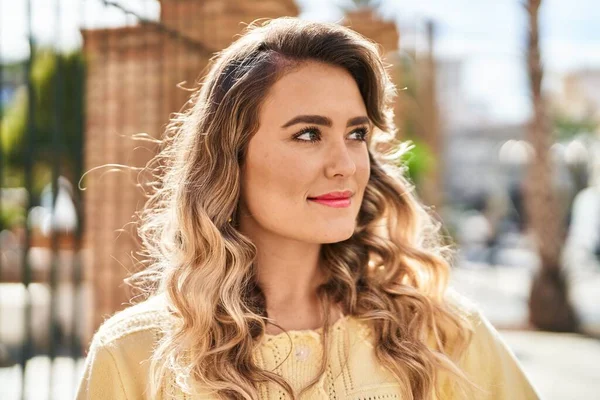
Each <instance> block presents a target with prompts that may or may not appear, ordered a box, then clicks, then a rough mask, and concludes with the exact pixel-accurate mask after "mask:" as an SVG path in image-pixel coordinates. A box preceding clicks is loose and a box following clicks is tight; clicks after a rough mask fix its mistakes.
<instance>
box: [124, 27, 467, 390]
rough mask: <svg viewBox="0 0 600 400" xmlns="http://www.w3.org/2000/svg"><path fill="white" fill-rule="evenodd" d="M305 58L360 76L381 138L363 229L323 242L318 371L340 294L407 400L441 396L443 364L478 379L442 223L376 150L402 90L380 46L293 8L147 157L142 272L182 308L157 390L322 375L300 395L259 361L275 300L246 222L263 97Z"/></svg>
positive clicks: (217, 64)
mask: <svg viewBox="0 0 600 400" xmlns="http://www.w3.org/2000/svg"><path fill="white" fill-rule="evenodd" d="M309 60H313V61H319V62H323V63H327V64H330V65H334V66H338V67H341V68H344V69H345V70H347V71H348V72H349V73H350V74H351V75H352V77H353V78H354V79H355V81H356V84H357V85H358V88H359V90H360V93H361V95H362V98H363V100H364V103H365V106H366V109H367V114H368V117H369V118H370V120H371V121H372V123H373V124H374V126H375V127H376V128H377V132H378V137H379V142H375V141H373V142H371V143H370V144H369V158H370V162H371V166H370V168H371V174H370V179H369V182H368V185H367V188H366V191H365V194H364V199H363V202H362V205H361V208H360V211H359V215H358V218H357V224H356V230H355V232H354V234H353V236H352V237H351V238H349V239H348V240H345V241H343V242H339V243H333V244H324V245H322V253H321V256H322V257H321V259H322V265H321V267H322V268H323V270H324V272H325V273H326V276H327V280H326V283H324V284H323V285H321V286H320V287H319V288H318V296H319V298H320V299H321V303H322V306H323V310H324V312H323V315H325V316H326V317H325V323H324V327H323V330H322V335H323V340H322V343H323V346H324V349H323V354H324V357H323V361H322V365H321V369H320V374H319V375H322V374H323V373H324V372H325V369H326V365H327V362H328V360H327V355H328V354H329V352H328V348H327V347H328V340H327V339H328V337H329V333H330V326H331V322H332V321H330V320H329V312H325V311H326V310H330V307H331V305H332V304H340V305H341V306H342V308H343V310H344V312H345V313H346V314H347V315H350V316H353V317H355V318H357V319H359V320H361V321H363V322H365V323H367V324H368V325H369V327H370V328H371V329H372V332H373V340H374V341H375V346H374V351H375V355H376V357H377V359H378V360H379V362H380V363H381V364H382V365H383V366H385V367H387V368H388V369H389V370H390V371H392V373H393V374H394V376H395V377H396V378H397V380H398V381H399V383H400V384H401V386H402V387H403V388H405V394H404V395H403V397H402V398H405V399H429V398H432V396H433V395H434V394H437V395H438V397H439V387H440V381H441V379H440V377H441V376H442V375H444V374H448V375H449V376H452V377H454V379H453V380H452V382H458V383H456V385H457V387H458V386H461V385H463V386H468V383H469V382H468V379H467V378H466V376H465V375H464V374H463V372H462V371H461V370H460V368H459V367H458V360H459V357H460V355H461V354H462V353H463V352H464V350H465V349H466V347H467V345H468V341H469V337H470V332H471V328H470V326H469V324H468V320H467V318H466V316H465V315H464V313H463V312H462V311H461V309H460V308H459V307H456V306H454V305H453V304H452V302H448V301H447V299H446V298H445V294H446V287H447V280H448V275H449V268H450V267H449V255H450V253H449V252H448V251H447V248H446V247H445V246H443V244H442V242H441V240H440V237H441V236H440V234H439V230H440V227H439V224H437V223H436V222H435V220H434V219H433V218H432V217H431V216H430V215H429V213H428V212H427V210H426V209H425V208H424V206H422V205H421V203H420V202H419V201H418V199H417V198H416V196H415V194H414V192H413V188H412V187H411V185H410V184H409V183H408V182H407V181H406V180H405V179H404V177H403V174H402V171H401V170H399V169H398V168H396V167H394V165H393V163H390V162H389V160H387V159H386V158H385V157H383V155H384V154H383V152H381V151H377V149H380V150H381V148H382V146H384V147H385V140H389V139H390V138H393V137H394V134H395V128H394V125H393V111H392V101H393V98H394V96H395V88H394V86H393V85H392V83H391V81H390V78H389V76H388V73H387V71H386V66H385V65H384V63H383V62H382V59H381V57H380V55H379V49H378V47H377V45H375V44H374V43H372V42H371V41H369V40H367V39H366V38H364V37H363V36H361V35H359V34H358V33H356V32H354V31H352V30H350V29H348V28H345V27H342V26H340V25H337V24H329V23H315V22H307V21H302V20H299V19H295V18H287V17H286V18H279V19H275V20H269V21H266V22H261V23H254V24H251V25H250V26H248V27H247V29H246V30H245V32H244V33H243V35H241V37H240V38H239V39H238V40H237V41H235V42H234V43H233V44H232V45H231V46H229V47H228V48H227V49H225V50H223V51H222V52H220V53H218V54H217V55H216V56H215V57H214V58H213V59H212V60H211V67H210V70H209V72H208V74H207V76H206V77H205V80H204V82H203V83H202V84H201V86H200V88H199V89H198V90H197V91H195V92H194V93H193V94H192V96H191V98H190V101H189V103H188V107H187V109H186V110H185V111H184V112H182V113H179V114H177V115H176V117H174V118H173V119H172V120H171V122H170V124H169V125H168V127H167V131H166V134H165V136H164V138H163V140H162V142H161V143H162V144H161V148H160V151H159V153H158V155H157V156H156V157H155V158H154V159H153V160H152V162H151V163H150V164H149V165H148V168H150V170H151V171H153V172H154V176H155V178H156V179H155V182H154V183H153V184H152V188H153V191H152V193H151V194H150V196H149V199H148V201H147V204H146V205H145V207H144V209H143V210H142V211H141V212H140V214H139V218H140V219H139V221H138V222H139V231H138V232H139V235H140V238H141V240H142V244H143V251H142V255H143V256H144V257H145V260H146V262H147V263H148V264H149V266H148V268H146V269H145V270H143V271H142V272H140V273H138V274H137V275H135V276H134V277H133V278H134V281H135V282H137V283H138V284H139V285H142V286H143V287H145V288H146V289H147V290H148V291H149V292H150V293H151V294H157V293H162V294H164V296H165V297H166V299H167V302H168V304H169V306H170V310H171V313H172V315H173V317H174V319H173V321H174V323H173V324H172V325H171V326H170V328H169V329H166V330H165V332H164V335H163V336H162V338H161V339H160V341H159V343H158V345H157V347H156V349H155V350H154V357H153V361H152V363H151V373H152V376H151V379H150V393H151V397H152V398H154V397H155V396H156V394H157V392H158V390H159V388H160V387H161V385H163V384H164V383H165V379H167V377H169V376H173V375H174V376H175V377H176V380H177V382H178V384H180V385H181V386H182V388H183V389H184V390H185V391H187V392H190V393H193V392H194V390H195V388H197V387H198V385H199V386H200V387H202V388H204V389H209V390H212V391H213V392H214V393H216V394H217V396H219V398H235V399H256V398H258V384H259V383H265V382H268V381H272V382H275V383H277V384H279V385H281V387H282V388H283V389H284V390H285V391H287V393H288V394H289V396H291V398H294V399H295V398H297V397H299V395H301V394H302V392H304V391H305V390H306V389H308V388H310V387H311V386H312V385H314V384H315V383H316V382H318V380H319V377H318V376H317V377H315V379H314V380H313V381H312V382H311V384H310V385H309V386H308V387H307V388H305V389H304V390H303V391H302V392H301V393H300V394H297V393H294V391H293V390H292V388H291V386H290V385H289V383H287V382H286V381H285V379H283V378H282V377H281V376H279V375H277V374H275V373H273V372H271V371H267V370H264V369H261V368H260V367H259V366H258V365H257V364H256V363H255V361H254V360H253V357H252V352H253V349H255V347H256V346H257V343H258V339H260V338H261V336H262V335H263V334H264V332H265V326H266V318H267V313H266V310H265V304H266V302H265V298H264V294H263V292H262V291H261V288H260V286H259V285H258V282H257V280H256V265H255V256H256V247H255V246H254V245H253V243H252V241H251V240H250V239H249V238H248V237H245V236H244V235H243V234H241V233H240V232H239V231H238V229H237V228H236V221H237V218H236V217H237V213H238V203H239V199H240V184H241V182H240V176H241V174H240V171H241V168H242V167H243V164H244V158H245V151H246V149H247V146H248V142H249V141H250V139H251V138H252V135H253V133H254V132H256V131H257V128H258V126H259V120H258V115H259V108H260V106H261V103H262V101H263V99H264V98H265V96H266V94H267V92H268V90H269V88H270V87H271V86H272V85H273V84H274V83H275V82H276V81H277V79H278V78H279V77H281V76H282V75H284V74H285V73H286V72H289V71H290V69H292V68H295V67H297V66H298V65H300V64H301V63H303V62H306V61H309ZM386 138H387V139H386ZM384 139H385V140H384ZM373 140H375V139H373ZM389 143H391V142H389ZM389 146H390V145H389V144H388V148H389ZM386 160H387V161H386ZM428 343H429V344H428ZM431 343H433V345H431Z"/></svg>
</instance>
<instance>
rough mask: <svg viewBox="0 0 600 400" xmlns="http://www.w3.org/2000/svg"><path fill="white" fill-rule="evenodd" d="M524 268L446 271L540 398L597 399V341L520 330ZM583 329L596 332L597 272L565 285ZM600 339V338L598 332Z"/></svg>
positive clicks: (527, 276) (599, 305) (525, 294)
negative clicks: (479, 311)
mask: <svg viewBox="0 0 600 400" xmlns="http://www.w3.org/2000/svg"><path fill="white" fill-rule="evenodd" d="M532 276H533V272H532V269H530V268H526V267H523V268H519V267H502V266H498V267H490V266H484V265H476V264H470V265H467V267H466V268H456V269H454V270H453V271H452V285H453V286H454V287H455V288H456V290H458V291H459V292H460V293H462V294H464V295H465V296H467V297H468V298H469V299H471V300H473V301H474V302H475V303H477V304H478V305H479V306H480V307H481V309H482V311H483V313H484V315H485V316H486V317H487V318H488V319H489V320H490V322H491V323H492V324H493V325H494V326H495V327H496V328H497V329H499V331H500V333H501V335H502V337H503V339H504V340H505V342H506V343H507V345H508V346H509V347H510V348H511V349H512V350H513V352H514V353H515V355H516V356H517V358H518V359H519V361H520V363H521V365H522V366H523V369H524V370H525V373H526V374H527V376H528V377H529V379H530V380H531V382H532V383H533V385H534V386H535V388H536V389H537V390H538V392H539V394H540V396H541V398H542V399H544V400H580V399H581V400H600V339H592V338H589V337H586V336H581V335H575V334H562V333H548V332H537V331H530V330H524V328H526V327H527V326H528V309H527V308H528V307H527V301H528V299H529V290H530V287H531V280H532ZM571 298H572V299H571V301H572V302H573V305H574V306H575V308H576V309H577V311H578V313H579V315H580V317H581V318H582V322H583V325H584V329H585V330H586V332H590V333H594V334H595V335H596V334H598V333H599V332H600V274H598V276H592V277H590V278H589V279H587V280H586V281H581V282H579V283H577V284H576V285H575V286H574V287H572V288H571ZM598 337H600V336H598Z"/></svg>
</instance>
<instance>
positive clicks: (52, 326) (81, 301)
mask: <svg viewBox="0 0 600 400" xmlns="http://www.w3.org/2000/svg"><path fill="white" fill-rule="evenodd" d="M162 3H163V4H162V6H163V7H162V11H161V3H159V2H158V1H157V0H122V1H103V0H19V1H13V2H11V3H9V2H0V7H1V8H0V15H1V16H2V17H1V18H2V19H1V20H0V21H1V22H0V39H1V41H0V43H4V44H6V43H8V45H7V46H3V47H4V48H3V49H0V57H1V59H0V60H1V62H0V117H1V121H2V123H1V125H0V129H1V130H0V139H1V140H0V182H1V187H2V192H1V196H0V398H2V399H6V400H8V399H67V398H72V397H73V396H74V393H75V389H76V384H77V381H78V379H79V376H80V374H81V369H82V365H83V357H84V356H85V350H86V348H87V345H88V343H89V338H90V334H91V332H93V330H94V329H95V328H96V327H97V325H98V323H99V321H101V320H102V319H103V318H104V317H105V316H106V315H108V314H110V313H112V312H114V311H116V308H119V307H118V306H120V305H123V303H124V300H123V299H126V298H127V295H126V294H121V292H118V290H120V289H115V290H113V289H111V288H112V287H113V286H114V287H118V282H120V281H121V280H122V277H123V276H122V275H124V274H121V272H123V271H121V270H118V269H115V268H113V267H109V266H108V265H100V266H99V267H98V266H94V264H99V263H100V261H99V260H100V259H103V260H108V259H110V258H115V257H114V253H116V252H118V251H121V253H123V254H125V253H127V254H129V253H131V250H133V248H134V247H135V246H134V244H133V243H134V241H133V240H128V241H126V242H125V243H124V244H121V245H120V246H121V247H115V246H116V245H114V242H116V238H115V235H113V233H114V231H115V229H116V228H120V227H121V226H122V225H123V224H124V223H126V222H127V220H128V219H129V218H128V217H130V216H131V211H132V210H131V209H128V208H127V207H126V206H119V207H116V206H114V204H115V202H114V201H115V200H117V201H118V197H119V196H122V192H123V190H124V186H123V185H124V182H126V181H127V180H128V179H129V178H127V177H125V178H123V177H118V178H110V177H109V178H104V177H103V175H102V176H99V177H97V176H95V177H94V179H95V178H96V177H97V180H98V181H102V183H103V184H104V185H100V184H99V185H97V186H96V189H95V191H93V190H90V191H89V192H88V191H86V190H82V189H87V187H89V186H90V182H91V180H92V178H90V180H89V181H88V180H87V178H86V179H83V180H82V176H84V172H85V171H86V170H89V168H90V167H95V166H99V165H102V164H104V163H106V164H109V163H112V162H118V163H124V164H127V161H128V160H129V157H131V154H130V150H132V148H131V147H128V146H130V145H129V144H126V145H125V144H121V143H126V142H127V141H126V140H125V139H122V137H123V136H126V135H130V134H133V133H135V132H140V131H142V130H144V131H152V132H151V134H150V135H151V136H155V137H156V136H158V135H159V134H160V127H161V126H162V125H164V124H165V123H166V122H167V121H168V116H169V112H170V111H176V110H177V109H179V108H180V107H181V105H182V104H183V102H184V101H185V97H186V95H185V93H182V91H178V90H177V89H176V83H177V82H178V81H180V80H182V77H183V78H184V79H185V77H184V75H185V74H183V75H182V74H181V73H177V72H178V71H179V72H181V71H183V70H185V68H186V65H188V66H189V63H188V64H185V60H188V59H190V57H192V58H194V57H196V59H195V62H196V63H197V65H201V63H199V61H198V60H199V58H201V59H202V60H204V59H207V58H208V56H209V54H210V53H211V52H210V51H208V50H207V49H206V48H205V47H204V46H203V45H202V44H201V43H200V42H199V41H197V40H195V39H194V38H193V37H190V36H189V35H186V34H184V33H182V32H183V30H182V29H181V27H180V26H178V16H179V15H182V13H181V11H182V9H181V8H179V9H178V10H177V12H171V15H170V16H169V18H170V19H169V22H164V21H163V20H162V18H164V12H165V9H164V8H165V4H170V5H173V4H180V5H181V4H187V5H188V6H189V4H190V3H196V4H198V3H200V2H197V1H196V2H190V1H187V0H180V1H177V0H171V1H163V2H162ZM8 4H10V5H8ZM161 13H162V14H163V15H162V18H161ZM198 18H199V16H196V20H197V19H198ZM161 59H168V60H173V64H166V63H165V62H162V61H160V62H157V61H156V60H161ZM192 61H193V60H192ZM105 65H108V66H107V67H106V68H104V66H105ZM140 68H141V69H140ZM188 70H189V71H188V75H189V74H194V72H193V71H192V70H193V68H188ZM123 71H129V72H127V73H124V72H123ZM173 71H175V73H173ZM198 72H200V71H199V70H196V71H195V73H198ZM127 74H129V75H127ZM140 76H141V77H142V78H143V79H140V78H139V77H140ZM150 76H152V77H153V79H155V81H156V82H153V81H151V80H150V79H149V77H150ZM145 79H148V81H147V82H144V80H145ZM157 82H158V83H157ZM190 86H191V85H190ZM132 88H133V89H132ZM148 99H150V100H148ZM148 101H150V103H149V102H148ZM152 102H153V103H152ZM140 107H141V108H140ZM98 110H99V111H98ZM152 113H153V114H155V115H154V119H153V120H152V121H151V123H150V124H151V125H152V126H151V127H150V128H149V127H144V126H138V125H137V122H136V121H140V118H137V119H136V118H133V119H132V118H130V116H131V115H134V116H135V115H138V116H139V115H148V117H147V118H143V121H146V122H147V121H149V115H150V114H152ZM104 120H106V121H112V123H113V125H112V127H113V128H111V132H108V129H106V130H102V129H101V127H102V126H105V124H104V123H103V121H104ZM141 125H143V123H142V124H141ZM112 131H118V132H117V133H116V134H114V132H112ZM111 135H112V136H111ZM109 136H110V137H109ZM127 143H129V142H127ZM95 146H100V147H95ZM149 150H150V151H149V152H148V154H146V155H144V156H142V157H138V159H137V164H143V161H145V160H147V159H148V158H149V157H151V155H152V154H151V153H152V150H153V149H149ZM107 154H108V155H109V156H108V157H104V158H102V157H103V156H106V155H107ZM111 157H114V158H116V160H115V159H113V158H111ZM86 158H87V159H86ZM90 159H93V160H92V161H91V162H90ZM134 161H136V160H134ZM133 164H136V162H134V163H133ZM103 179H105V180H104V181H103ZM136 196H137V197H136ZM141 198H142V197H141V196H140V195H139V194H138V195H135V196H133V197H131V199H130V200H129V203H132V204H134V205H139V200H140V199H141ZM85 202H88V204H86V203H85ZM84 204H86V207H83V205H84ZM94 213H103V218H109V219H111V220H110V222H111V223H108V224H107V225H105V226H104V227H103V226H102V225H98V223H97V222H93V221H97V220H98V219H97V218H94V217H90V216H93V215H95V214H94ZM86 223H89V224H90V225H93V226H86ZM103 232H109V234H104V233H103ZM99 243H100V244H102V245H98V244H99ZM111 246H112V247H111ZM87 247H95V248H96V249H99V250H97V253H96V255H91V256H90V255H86V250H84V249H85V248H87ZM115 249H117V250H118V251H117V250H115ZM102 252H105V253H106V254H104V258H102V257H101V256H102ZM117 258H118V256H117ZM104 262H107V261H104ZM117 262H118V263H119V264H122V262H123V260H117ZM92 268H95V270H94V271H91V269H92ZM126 269H128V268H126ZM115 271H117V272H115ZM94 289H96V292H97V296H96V300H95V301H94V302H92V300H91V299H92V297H91V293H92V292H93V290H94ZM111 290H113V291H112V292H111ZM98 292H99V293H98ZM115 304H116V305H115ZM121 308H122V307H121ZM92 310H93V311H92Z"/></svg>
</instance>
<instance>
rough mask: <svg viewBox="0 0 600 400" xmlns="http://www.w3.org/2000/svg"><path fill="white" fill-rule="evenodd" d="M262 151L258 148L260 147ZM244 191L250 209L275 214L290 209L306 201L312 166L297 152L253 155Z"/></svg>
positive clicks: (248, 160) (249, 159)
mask: <svg viewBox="0 0 600 400" xmlns="http://www.w3.org/2000/svg"><path fill="white" fill-rule="evenodd" d="M257 150H258V149H257ZM246 171H247V172H246V175H245V179H244V187H245V188H244V194H245V197H246V202H247V205H248V208H250V211H253V212H254V213H261V212H262V213H264V212H266V211H268V212H269V214H271V215H273V214H276V213H278V212H287V211H289V207H290V205H293V204H296V203H301V202H302V201H304V200H305V195H306V193H307V190H308V187H309V182H310V180H311V176H312V175H311V172H310V171H311V167H310V165H309V164H308V163H307V162H306V160H303V159H302V158H301V157H300V156H299V155H295V154H294V153H293V152H289V151H288V152H283V151H277V150H274V151H265V149H264V148H263V149H262V151H260V152H258V151H257V152H255V153H253V154H249V157H248V158H247V163H246Z"/></svg>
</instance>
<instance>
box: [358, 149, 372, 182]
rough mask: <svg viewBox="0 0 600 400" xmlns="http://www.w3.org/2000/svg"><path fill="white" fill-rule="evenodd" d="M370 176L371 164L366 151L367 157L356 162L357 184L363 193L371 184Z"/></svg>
mask: <svg viewBox="0 0 600 400" xmlns="http://www.w3.org/2000/svg"><path fill="white" fill-rule="evenodd" d="M370 176H371V163H370V162H369V154H368V153H367V152H366V151H365V155H364V156H362V157H360V158H359V159H358V161H357V162H356V183H357V185H358V187H359V188H360V189H362V190H363V191H364V189H365V188H366V186H367V184H368V183H369V177H370Z"/></svg>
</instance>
